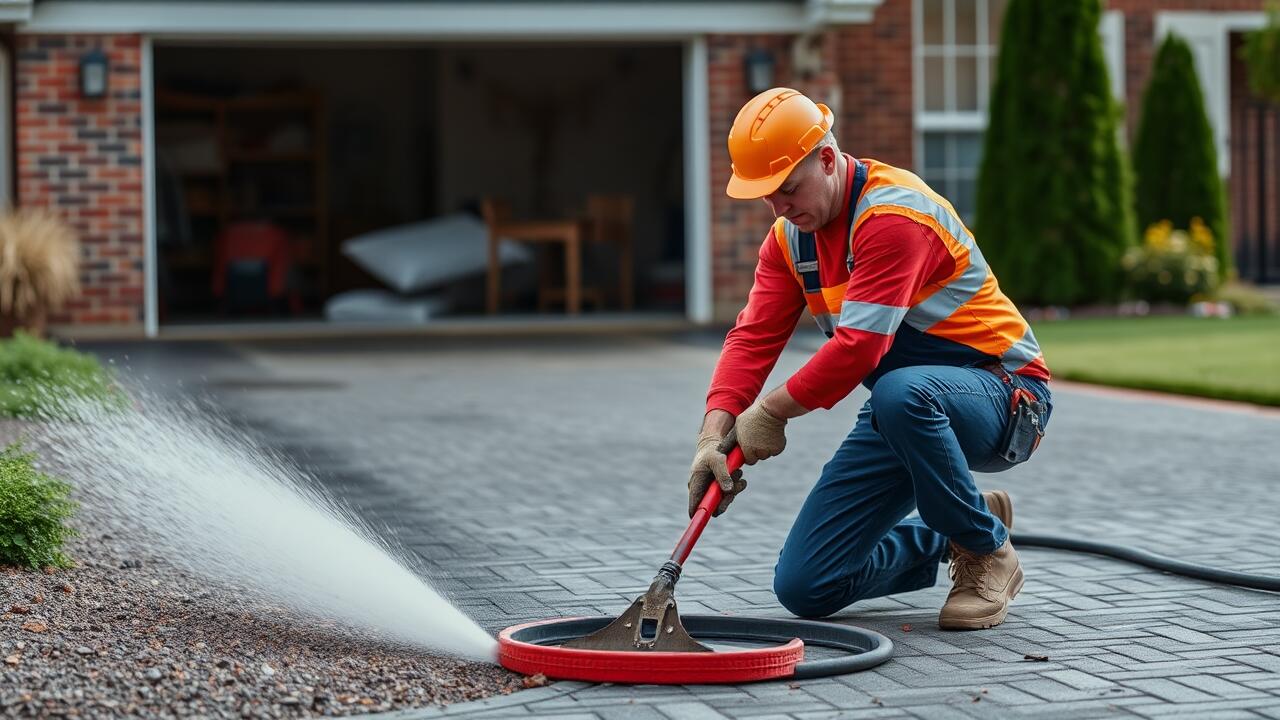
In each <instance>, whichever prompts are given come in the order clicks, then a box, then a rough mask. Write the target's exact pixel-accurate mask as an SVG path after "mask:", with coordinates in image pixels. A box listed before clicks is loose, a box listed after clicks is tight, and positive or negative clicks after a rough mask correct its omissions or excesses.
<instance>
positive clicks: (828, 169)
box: [818, 145, 836, 175]
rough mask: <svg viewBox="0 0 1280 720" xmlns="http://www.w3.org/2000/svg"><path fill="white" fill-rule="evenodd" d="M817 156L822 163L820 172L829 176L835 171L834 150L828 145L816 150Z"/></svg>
mask: <svg viewBox="0 0 1280 720" xmlns="http://www.w3.org/2000/svg"><path fill="white" fill-rule="evenodd" d="M818 156H819V159H820V160H821V161H822V172H823V173H825V174H827V175H831V174H833V173H835V171H836V149H835V148H833V147H831V146H830V145H823V146H822V147H820V148H818Z"/></svg>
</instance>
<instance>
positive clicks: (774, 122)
mask: <svg viewBox="0 0 1280 720" xmlns="http://www.w3.org/2000/svg"><path fill="white" fill-rule="evenodd" d="M834 122H835V116H834V115H833V114H832V113H831V109H830V108H828V107H827V106H826V105H823V104H822V103H815V102H814V101H812V100H810V99H809V98H807V97H805V96H804V95H803V94H801V93H800V92H799V91H798V90H792V89H791V88H784V87H779V88H773V89H771V90H765V91H764V92H762V93H760V94H759V95H757V96H755V97H753V98H751V100H749V101H748V102H747V104H746V105H743V106H742V109H741V110H739V111H738V117H736V118H734V119H733V128H732V129H730V130H729V161H730V162H731V163H732V167H733V174H732V175H730V177H729V187H728V188H727V189H726V190H725V192H727V193H728V194H729V197H732V198H738V199H740V200H748V199H751V198H759V197H764V196H765V195H768V194H769V193H771V192H773V191H774V190H777V189H778V186H779V185H781V184H782V183H783V181H785V180H786V179H787V176H788V175H790V174H791V171H792V170H794V169H795V167H796V165H797V164H798V163H799V162H800V161H801V160H802V159H804V156H805V155H808V154H809V151H810V150H812V149H813V148H814V146H815V145H817V144H818V141H819V140H821V139H822V136H824V135H826V134H827V131H829V130H830V129H831V125H832V124H833V123H834Z"/></svg>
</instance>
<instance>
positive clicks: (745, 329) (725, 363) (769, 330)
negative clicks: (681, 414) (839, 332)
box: [707, 229, 804, 417]
mask: <svg viewBox="0 0 1280 720" xmlns="http://www.w3.org/2000/svg"><path fill="white" fill-rule="evenodd" d="M803 311H804V292H803V291H802V290H801V289H800V284H799V283H798V282H796V278H795V275H792V274H791V268H790V267H788V266H787V261H786V258H785V257H784V256H783V254H782V248H780V247H778V242H777V241H776V240H774V238H773V230H772V229H770V230H769V233H768V234H767V235H765V238H764V244H762V245H761V246H760V261H759V262H758V263H757V264H756V276H755V282H754V284H753V285H752V286H751V294H750V295H749V296H748V298H747V306H746V307H745V308H743V309H742V312H740V313H738V321H737V322H736V323H735V324H734V326H733V329H732V330H730V331H729V334H728V335H727V336H726V337H725V339H724V349H723V350H722V351H721V352H720V361H719V362H718V363H716V371H715V374H714V375H712V377H711V388H710V389H709V390H708V391H707V412H711V411H712V410H717V409H719V410H724V411H726V412H729V413H730V414H732V415H734V416H735V417H736V416H737V415H739V414H741V413H742V411H743V410H745V409H746V408H747V406H748V405H750V404H751V403H752V402H754V401H755V399H756V396H758V395H759V394H760V388H762V387H763V386H764V381H765V379H767V378H768V377H769V373H770V372H771V371H772V370H773V366H774V365H776V364H777V362H778V356H779V355H781V354H782V349H783V348H784V347H786V345H787V341H788V340H790V339H791V333H793V332H794V331H795V329H796V321H798V320H799V319H800V313H802V312H803Z"/></svg>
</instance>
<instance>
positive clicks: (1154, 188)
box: [1133, 34, 1231, 277]
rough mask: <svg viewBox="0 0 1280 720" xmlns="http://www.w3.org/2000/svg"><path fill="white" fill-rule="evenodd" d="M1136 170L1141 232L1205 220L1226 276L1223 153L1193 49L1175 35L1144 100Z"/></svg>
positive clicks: (1166, 44)
mask: <svg viewBox="0 0 1280 720" xmlns="http://www.w3.org/2000/svg"><path fill="white" fill-rule="evenodd" d="M1133 170H1134V174H1135V179H1136V181H1137V191H1136V193H1135V195H1136V204H1135V206H1134V207H1135V209H1136V211H1137V216H1138V229H1139V230H1143V229H1145V228H1147V227H1148V226H1150V225H1151V224H1152V223H1157V222H1159V221H1161V220H1169V221H1170V222H1172V223H1173V226H1174V227H1175V228H1182V229H1186V228H1189V227H1191V218H1193V217H1198V218H1200V219H1201V220H1203V221H1204V222H1205V224H1206V225H1208V226H1209V230H1211V231H1212V232H1213V244H1214V253H1215V254H1216V255H1217V257H1218V272H1219V275H1220V276H1223V277H1225V276H1226V274H1227V272H1228V270H1229V269H1230V263H1231V252H1230V251H1231V243H1230V238H1229V237H1228V236H1227V208H1226V204H1227V203H1226V197H1225V195H1224V194H1223V192H1224V191H1223V186H1222V178H1221V177H1220V176H1219V175H1218V152H1217V148H1216V147H1214V142H1213V131H1212V130H1211V129H1210V127H1209V116H1208V115H1207V114H1206V113H1205V107H1204V96H1203V95H1202V94H1201V92H1200V81H1199V80H1198V79H1197V78H1196V68H1195V60H1194V59H1193V58H1192V56H1191V47H1190V46H1189V45H1187V43H1186V41H1184V40H1183V39H1182V38H1179V37H1177V36H1175V35H1172V34H1170V35H1168V36H1166V37H1165V39H1164V42H1163V43H1161V45H1160V50H1159V52H1158V53H1157V54H1156V61H1155V67H1154V69H1153V70H1152V72H1151V82H1150V83H1148V84H1147V89H1146V92H1145V93H1144V94H1143V96H1142V119H1141V121H1140V123H1139V125H1138V131H1137V133H1136V135H1135V136H1134V143H1133Z"/></svg>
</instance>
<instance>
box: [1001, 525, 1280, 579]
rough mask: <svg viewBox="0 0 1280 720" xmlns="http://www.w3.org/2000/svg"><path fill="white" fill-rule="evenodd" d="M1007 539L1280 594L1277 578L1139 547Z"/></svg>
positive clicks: (1053, 538) (1060, 539) (1051, 539)
mask: <svg viewBox="0 0 1280 720" xmlns="http://www.w3.org/2000/svg"><path fill="white" fill-rule="evenodd" d="M1009 537H1010V539H1011V540H1012V541H1013V544H1014V546H1015V547H1018V548H1024V547H1040V548H1052V549H1054V550H1069V551H1071V552H1083V553H1090V554H1092V555H1105V556H1106V557H1112V558H1116V559H1119V560H1127V561H1129V562H1131V563H1137V564H1138V565H1143V566H1146V567H1149V568H1152V569H1155V570H1163V571H1165V572H1168V573H1173V574H1174V575H1182V576H1183V577H1189V578H1195V579H1197V580H1208V581H1209V582H1212V583H1221V584H1224V585H1236V586H1239V587H1246V588H1252V589H1254V590H1270V591H1272V592H1280V577H1273V576H1270V575H1253V574H1251V573H1242V572H1235V571H1232V570H1221V569H1218V568H1215V567H1210V566H1208V565H1196V564H1195V563H1189V562H1183V561H1181V560H1175V559H1173V558H1171V557H1165V556H1164V555H1157V554H1155V553H1153V552H1147V551H1146V550H1139V549H1138V548H1133V547H1128V546H1126V545H1112V544H1110V543H1103V542H1096V541H1093V540H1082V539H1080V538H1072V537H1062V536H1059V535H1037V534H1024V533H1012V534H1011V535H1010V536H1009Z"/></svg>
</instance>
